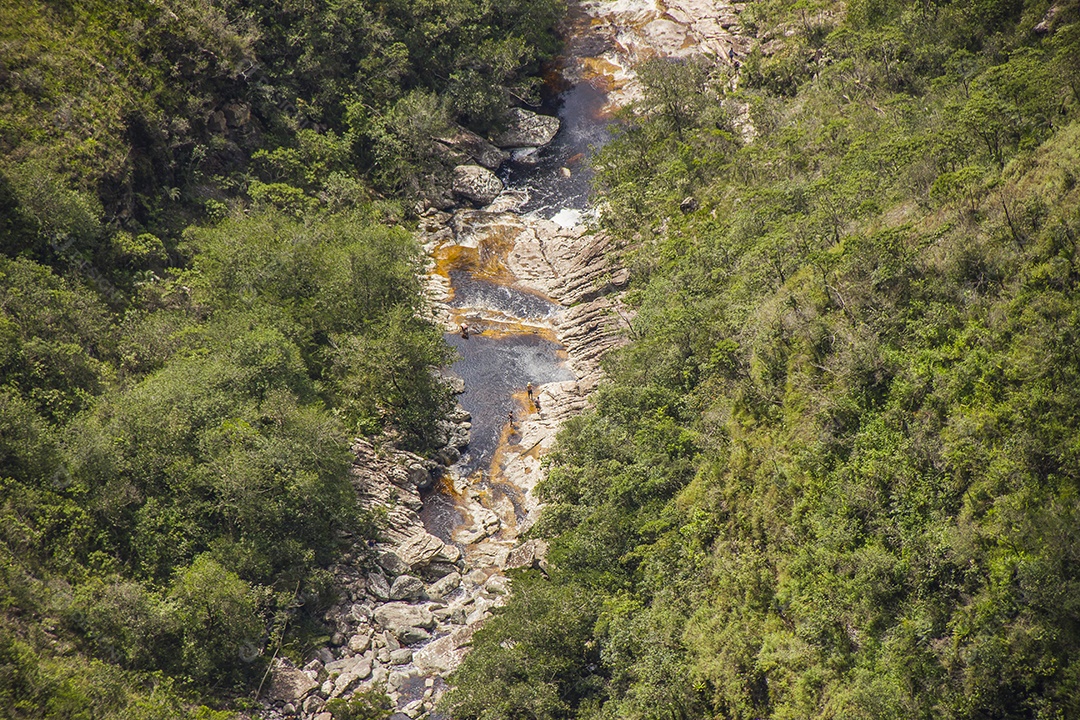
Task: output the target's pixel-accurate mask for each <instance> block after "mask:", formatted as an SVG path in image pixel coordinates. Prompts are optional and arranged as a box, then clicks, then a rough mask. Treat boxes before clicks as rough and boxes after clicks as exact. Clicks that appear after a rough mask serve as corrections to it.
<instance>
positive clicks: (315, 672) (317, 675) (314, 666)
mask: <svg viewBox="0 0 1080 720" xmlns="http://www.w3.org/2000/svg"><path fill="white" fill-rule="evenodd" d="M304 674H305V675H307V676H308V677H309V678H312V679H314V680H316V681H320V680H323V679H324V678H325V677H326V668H325V667H324V666H323V663H322V660H319V659H318V658H315V659H314V660H312V661H311V662H309V663H308V664H307V665H305V666H304Z"/></svg>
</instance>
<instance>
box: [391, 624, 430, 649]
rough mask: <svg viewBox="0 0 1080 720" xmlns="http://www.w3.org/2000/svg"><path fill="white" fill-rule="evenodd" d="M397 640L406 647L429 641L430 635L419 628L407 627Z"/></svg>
mask: <svg viewBox="0 0 1080 720" xmlns="http://www.w3.org/2000/svg"><path fill="white" fill-rule="evenodd" d="M398 638H399V639H400V640H401V642H403V643H405V644H406V645H415V644H416V643H419V642H424V641H425V640H430V639H431V633H429V632H428V631H427V630H425V629H424V628H421V627H409V628H405V629H403V630H402V632H401V634H400V635H398Z"/></svg>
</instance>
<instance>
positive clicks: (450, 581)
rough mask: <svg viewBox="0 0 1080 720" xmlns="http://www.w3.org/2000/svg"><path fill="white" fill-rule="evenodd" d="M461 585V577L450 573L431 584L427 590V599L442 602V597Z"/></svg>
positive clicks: (455, 573)
mask: <svg viewBox="0 0 1080 720" xmlns="http://www.w3.org/2000/svg"><path fill="white" fill-rule="evenodd" d="M460 585H461V575H460V574H459V573H457V572H451V573H450V574H449V575H447V576H445V577H443V578H442V579H441V580H437V581H436V582H433V583H432V584H431V585H430V586H429V587H428V589H427V594H428V597H430V598H431V599H432V600H442V599H443V598H444V597H446V596H447V595H449V594H450V593H452V592H453V591H454V590H457V589H458V587H459V586H460Z"/></svg>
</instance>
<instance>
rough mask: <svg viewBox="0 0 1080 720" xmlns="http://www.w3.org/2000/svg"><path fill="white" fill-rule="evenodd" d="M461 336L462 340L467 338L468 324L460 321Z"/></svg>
mask: <svg viewBox="0 0 1080 720" xmlns="http://www.w3.org/2000/svg"><path fill="white" fill-rule="evenodd" d="M461 337H462V339H464V340H468V339H469V326H468V324H467V323H461Z"/></svg>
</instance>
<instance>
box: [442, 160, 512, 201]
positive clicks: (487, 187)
mask: <svg viewBox="0 0 1080 720" xmlns="http://www.w3.org/2000/svg"><path fill="white" fill-rule="evenodd" d="M453 188H454V192H455V193H457V194H458V195H460V196H461V197H463V198H465V199H466V200H469V201H471V202H474V203H476V204H477V205H487V204H488V203H490V202H491V201H492V200H494V199H495V198H497V197H498V196H499V193H501V192H502V190H503V184H502V180H500V179H499V178H498V176H497V175H495V173H493V172H491V171H490V170H488V169H487V168H483V167H480V166H479V165H458V166H457V167H456V168H454V183H453Z"/></svg>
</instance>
